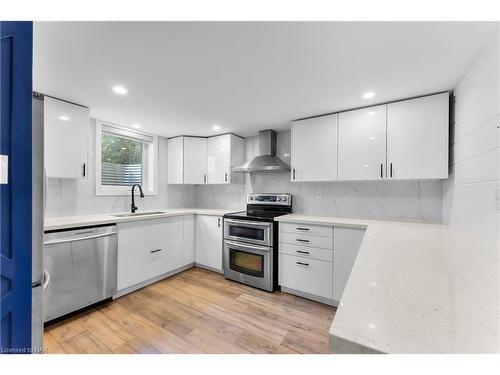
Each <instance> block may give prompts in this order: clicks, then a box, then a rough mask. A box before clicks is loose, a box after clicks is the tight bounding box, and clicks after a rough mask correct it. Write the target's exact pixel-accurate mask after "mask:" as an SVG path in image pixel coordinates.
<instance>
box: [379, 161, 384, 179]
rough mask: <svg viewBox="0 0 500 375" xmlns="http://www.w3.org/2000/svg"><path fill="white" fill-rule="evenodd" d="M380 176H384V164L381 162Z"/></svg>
mask: <svg viewBox="0 0 500 375" xmlns="http://www.w3.org/2000/svg"><path fill="white" fill-rule="evenodd" d="M380 178H384V164H382V163H380Z"/></svg>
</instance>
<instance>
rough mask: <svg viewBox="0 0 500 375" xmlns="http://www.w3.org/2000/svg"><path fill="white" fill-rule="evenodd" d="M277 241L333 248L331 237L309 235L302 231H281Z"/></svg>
mask: <svg viewBox="0 0 500 375" xmlns="http://www.w3.org/2000/svg"><path fill="white" fill-rule="evenodd" d="M279 241H280V242H284V243H289V244H294V245H303V246H307V247H320V248H322V249H329V250H333V237H322V236H311V235H308V234H302V233H297V234H296V233H285V232H281V233H280V237H279Z"/></svg>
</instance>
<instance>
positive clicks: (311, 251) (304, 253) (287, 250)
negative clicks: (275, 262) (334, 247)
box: [279, 242, 333, 263]
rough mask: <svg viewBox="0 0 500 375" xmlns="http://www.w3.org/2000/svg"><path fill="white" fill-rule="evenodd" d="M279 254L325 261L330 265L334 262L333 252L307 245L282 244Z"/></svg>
mask: <svg viewBox="0 0 500 375" xmlns="http://www.w3.org/2000/svg"><path fill="white" fill-rule="evenodd" d="M279 252H280V254H289V255H294V256H299V257H303V258H310V259H317V260H323V261H325V262H330V263H331V262H332V260H333V251H331V250H328V249H320V248H319V247H310V246H307V245H292V244H289V243H282V242H280V244H279Z"/></svg>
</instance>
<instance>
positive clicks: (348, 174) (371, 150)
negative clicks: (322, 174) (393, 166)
mask: <svg viewBox="0 0 500 375" xmlns="http://www.w3.org/2000/svg"><path fill="white" fill-rule="evenodd" d="M386 108H387V107H386V106H385V105H381V106H377V107H371V108H365V109H359V110H356V111H349V112H343V113H340V114H339V139H338V150H339V154H338V174H339V180H343V181H347V180H380V179H383V178H385V176H386V171H387V168H386V155H385V153H386V150H385V148H386V142H385V134H386V130H385V128H386Z"/></svg>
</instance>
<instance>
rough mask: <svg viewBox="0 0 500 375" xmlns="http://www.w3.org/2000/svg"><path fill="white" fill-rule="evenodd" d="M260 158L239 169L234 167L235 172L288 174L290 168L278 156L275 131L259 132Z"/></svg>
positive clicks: (251, 160)
mask: <svg viewBox="0 0 500 375" xmlns="http://www.w3.org/2000/svg"><path fill="white" fill-rule="evenodd" d="M259 154H260V155H259V156H256V157H254V158H253V159H250V160H248V161H247V162H245V163H244V164H243V165H240V166H239V167H233V168H232V169H231V170H232V171H233V172H247V173H262V172H268V173H269V172H274V173H286V172H290V166H289V165H288V164H286V163H285V162H283V161H282V160H281V159H280V158H278V157H277V156H276V132H275V131H274V130H271V129H268V130H261V131H260V132H259Z"/></svg>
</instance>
